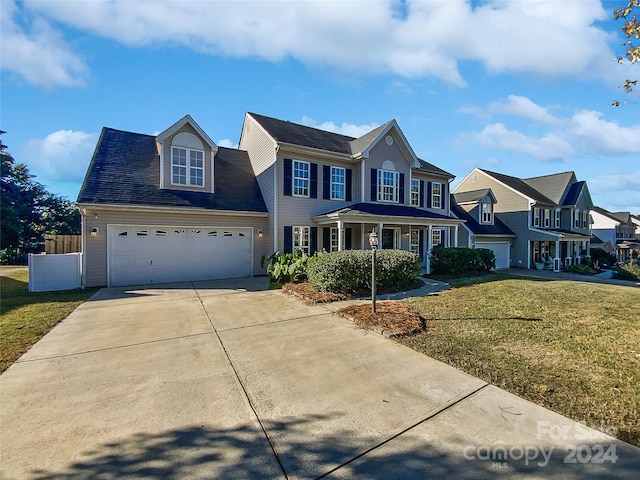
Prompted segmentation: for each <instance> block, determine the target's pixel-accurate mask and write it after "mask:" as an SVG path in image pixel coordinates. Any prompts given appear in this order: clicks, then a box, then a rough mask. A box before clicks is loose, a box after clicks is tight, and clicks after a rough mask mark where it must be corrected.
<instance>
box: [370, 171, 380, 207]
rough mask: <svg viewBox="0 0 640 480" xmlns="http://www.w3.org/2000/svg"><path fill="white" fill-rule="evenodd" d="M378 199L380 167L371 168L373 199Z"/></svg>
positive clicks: (373, 200)
mask: <svg viewBox="0 0 640 480" xmlns="http://www.w3.org/2000/svg"><path fill="white" fill-rule="evenodd" d="M377 199H378V169H377V168H372V169H371V201H372V202H375V201H376V200H377Z"/></svg>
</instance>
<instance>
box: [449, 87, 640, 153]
mask: <svg viewBox="0 0 640 480" xmlns="http://www.w3.org/2000/svg"><path fill="white" fill-rule="evenodd" d="M552 108H557V107H542V106H540V105H537V104H536V103H534V102H533V101H531V100H530V99H529V98H527V97H520V96H517V95H509V97H508V98H507V99H501V100H498V101H495V102H493V103H491V104H490V105H489V107H488V108H487V110H486V111H485V110H483V109H481V108H478V107H473V106H471V107H469V106H467V107H464V108H462V109H460V110H459V111H460V112H461V113H469V114H473V115H474V116H476V117H478V118H480V119H482V116H483V115H487V116H496V115H502V114H507V115H513V116H517V117H519V118H522V119H525V120H529V121H531V122H534V123H536V124H538V125H543V126H544V127H546V128H548V130H547V131H546V132H543V133H540V134H538V135H527V134H524V133H521V132H520V131H518V130H515V129H510V128H508V127H507V126H506V125H505V123H504V122H494V123H488V124H487V125H485V127H484V128H483V129H482V130H481V131H479V132H467V133H463V134H461V135H460V136H459V137H458V139H457V144H458V145H459V146H466V147H468V146H469V145H468V142H469V141H471V142H473V143H477V144H480V145H483V146H484V147H487V148H490V149H494V150H502V151H506V152H517V153H522V154H526V155H530V156H531V157H533V158H536V159H538V160H543V161H545V160H566V159H570V158H574V157H577V156H584V155H590V156H593V155H596V156H597V155H625V154H637V153H640V124H637V125H632V126H629V127H624V126H620V125H618V123H616V122H612V121H607V120H605V119H604V118H603V117H604V114H603V113H601V112H597V111H593V110H581V111H578V112H576V113H574V114H573V115H571V116H568V117H562V116H558V115H552V114H551V113H550V110H551V109H552ZM532 128H533V127H532Z"/></svg>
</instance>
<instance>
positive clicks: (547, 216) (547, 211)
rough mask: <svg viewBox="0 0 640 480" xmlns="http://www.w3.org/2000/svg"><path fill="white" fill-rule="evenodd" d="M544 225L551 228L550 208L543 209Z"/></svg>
mask: <svg viewBox="0 0 640 480" xmlns="http://www.w3.org/2000/svg"><path fill="white" fill-rule="evenodd" d="M544 227H545V228H551V209H549V208H545V209H544Z"/></svg>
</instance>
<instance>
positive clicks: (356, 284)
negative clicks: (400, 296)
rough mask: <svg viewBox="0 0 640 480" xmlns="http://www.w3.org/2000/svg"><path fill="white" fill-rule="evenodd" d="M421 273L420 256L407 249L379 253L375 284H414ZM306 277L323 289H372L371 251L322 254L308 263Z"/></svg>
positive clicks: (393, 285) (340, 290)
mask: <svg viewBox="0 0 640 480" xmlns="http://www.w3.org/2000/svg"><path fill="white" fill-rule="evenodd" d="M419 274H420V259H419V258H418V256H417V255H416V254H415V253H411V252H407V251H405V250H379V251H377V252H376V285H377V287H378V288H380V289H384V288H389V287H397V288H404V287H408V286H410V285H411V283H412V282H413V280H415V278H416V277H417V276H418V275H419ZM307 277H308V279H309V283H310V284H311V286H312V287H314V288H315V289H317V290H320V291H323V292H325V291H330V292H340V293H347V292H352V291H354V290H360V289H365V288H367V289H368V288H371V251H369V250H344V251H341V252H331V253H320V254H318V255H316V256H315V257H313V258H311V259H310V260H309V262H308V264H307Z"/></svg>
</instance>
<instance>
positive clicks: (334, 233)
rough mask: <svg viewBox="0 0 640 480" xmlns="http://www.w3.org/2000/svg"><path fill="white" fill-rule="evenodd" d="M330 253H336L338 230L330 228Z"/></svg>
mask: <svg viewBox="0 0 640 480" xmlns="http://www.w3.org/2000/svg"><path fill="white" fill-rule="evenodd" d="M331 251H332V252H337V251H338V228H337V227H331Z"/></svg>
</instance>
